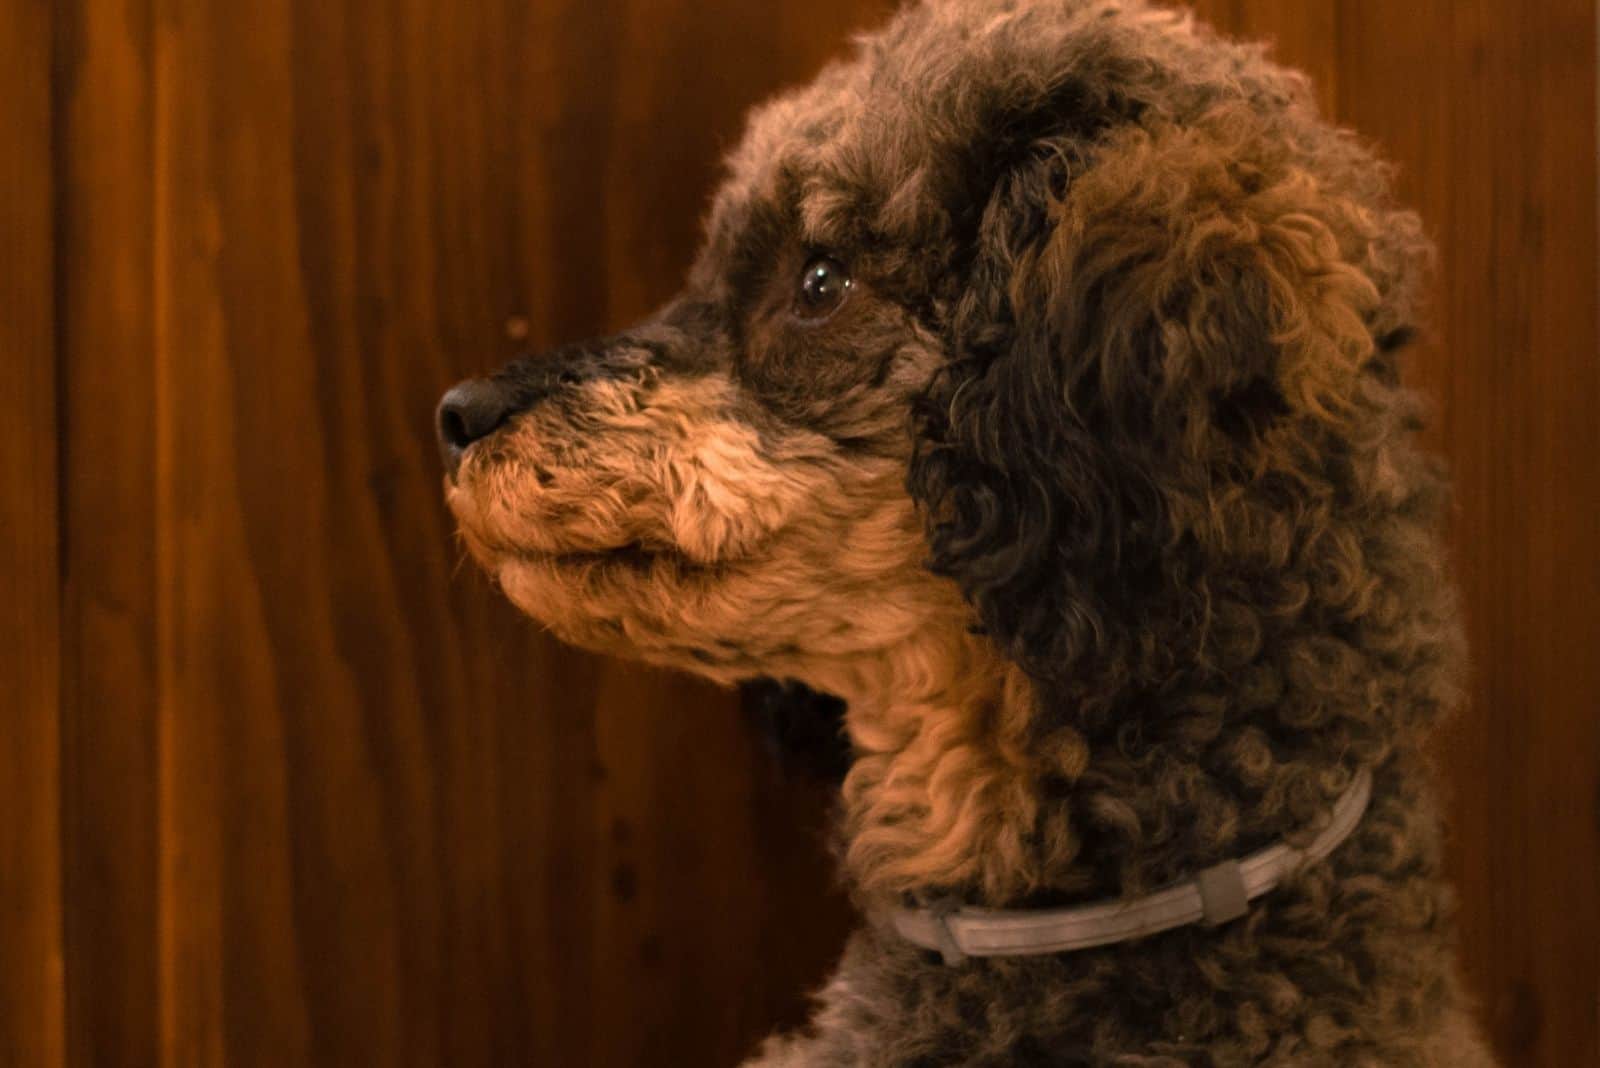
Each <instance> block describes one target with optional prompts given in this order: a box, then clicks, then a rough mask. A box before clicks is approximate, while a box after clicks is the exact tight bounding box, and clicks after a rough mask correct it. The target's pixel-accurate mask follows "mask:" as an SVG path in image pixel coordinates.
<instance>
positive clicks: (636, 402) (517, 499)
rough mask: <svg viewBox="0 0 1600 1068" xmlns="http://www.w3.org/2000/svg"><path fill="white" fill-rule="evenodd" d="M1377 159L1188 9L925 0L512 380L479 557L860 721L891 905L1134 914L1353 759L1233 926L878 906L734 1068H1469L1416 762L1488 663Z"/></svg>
mask: <svg viewBox="0 0 1600 1068" xmlns="http://www.w3.org/2000/svg"><path fill="white" fill-rule="evenodd" d="M1389 184H1390V183H1389V175H1388V172H1387V170H1386V168H1385V167H1384V166H1383V165H1381V164H1380V163H1378V162H1377V161H1376V160H1375V159H1374V158H1373V156H1372V155H1371V154H1370V152H1369V151H1368V150H1367V149H1366V148H1365V147H1364V146H1363V145H1362V144H1361V143H1360V142H1359V141H1358V140H1357V139H1356V138H1355V137H1354V136H1353V135H1351V134H1349V133H1347V132H1344V131H1341V130H1337V129H1335V128H1333V127H1331V126H1330V125H1328V124H1326V123H1325V122H1323V121H1322V120H1321V119H1320V118H1318V117H1317V115H1316V113H1315V109H1314V107H1313V105H1312V103H1311V99H1310V95H1309V93H1308V91H1307V87H1306V84H1305V82H1304V80H1303V79H1302V78H1301V77H1300V76H1299V75H1297V74H1294V73H1291V72H1288V71H1285V70H1283V69H1281V68H1279V67H1276V66H1274V65H1273V64H1271V63H1270V62H1269V61H1268V60H1267V59H1266V58H1265V54H1264V52H1263V51H1262V50H1261V49H1260V48H1259V47H1252V46H1245V45H1238V44H1233V43H1229V42H1226V41H1223V40H1221V39H1219V38H1217V37H1215V36H1214V35H1212V34H1211V33H1209V32H1208V31H1206V30H1204V29H1203V28H1201V27H1198V26H1196V25H1194V24H1193V23H1192V22H1191V20H1189V19H1188V18H1187V17H1185V16H1182V15H1180V14H1176V13H1173V12H1169V11H1165V10H1161V9H1158V8H1155V7H1152V6H1147V5H1146V4H1144V3H1142V2H1138V0H1122V2H1117V0H976V2H961V3H957V2H954V0H927V2H924V3H921V4H918V5H916V6H914V7H911V8H909V9H908V10H906V11H905V12H904V13H903V14H902V15H901V16H899V17H898V18H897V19H896V20H895V21H893V22H892V23H891V24H890V25H889V26H888V27H887V28H886V29H885V30H883V31H882V32H881V33H879V34H877V35H875V36H872V37H869V38H866V39H864V40H863V41H862V42H860V44H859V46H858V48H857V50H856V52H855V54H854V55H853V56H852V57H851V58H849V59H847V60H845V61H843V62H840V63H837V64H835V65H834V66H832V67H830V68H829V69H828V70H826V71H824V72H823V73H822V75H821V76H820V77H819V78H818V79H817V81H816V82H815V83H813V84H812V85H811V86H810V87H807V88H805V89H803V90H800V91H797V92H794V93H792V94H790V95H788V96H785V97H782V98H780V99H779V100H777V101H775V102H773V103H771V104H769V105H767V106H766V107H765V108H763V109H761V110H760V111H758V112H757V113H756V115H755V116H754V117H753V119H752V121H751V124H750V128H749V130H748V132H747V134H746V137H745V139H744V142H743V144H742V146H741V147H740V148H739V149H738V150H737V151H736V152H735V153H734V155H733V156H732V158H731V160H730V164H729V175H728V178H727V181H726V182H725V183H724V186H723V188H722V189H721V191H720V192H719V193H718V196H717V198H716V201H715V203H714V206H713V209H712V213H711V217H710V219H709V221H708V227H707V229H708V237H707V242H706V246H705V249H704V251H703V252H702V254H701V256H700V258H699V260H698V261H697V263H696V265H695V267H694V269H693V271H692V272H691V275H690V278H689V283H688V286H687V288H686V289H685V292H684V294H683V296H682V297H680V298H679V299H678V300H676V301H674V302H673V303H672V304H671V305H669V306H668V307H667V308H665V309H663V310H662V312H661V313H659V314H658V315H657V316H656V317H655V318H654V319H653V320H652V321H651V322H649V323H647V324H644V325H642V326H641V327H639V328H637V329H636V330H634V331H630V332H629V333H628V334H626V335H624V336H623V337H621V338H618V339H612V340H611V341H609V342H605V343H601V344H599V345H598V346H594V347H592V348H591V349H586V350H583V351H581V352H578V353H567V354H562V355H558V356H556V357H551V358H547V360H546V361H544V362H543V363H542V364H541V363H538V362H530V363H524V364H518V365H514V366H513V367H511V368H508V369H507V370H506V371H504V372H502V373H501V375H500V376H499V377H498V380H499V381H501V382H503V383H504V385H505V388H506V389H508V390H513V391H516V392H517V395H518V398H519V404H518V407H519V408H520V410H521V414H520V415H518V416H517V417H516V418H515V419H514V420H513V421H512V422H511V423H510V425H509V426H508V427H507V428H506V429H503V430H501V431H499V432H498V433H497V434H495V435H494V436H493V437H491V438H489V439H487V440H485V441H483V442H481V443H479V444H477V445H475V446H473V447H472V448H471V449H470V450H469V451H468V453H467V454H466V457H465V458H464V461H463V463H462V466H461V469H460V471H459V472H457V474H456V476H455V478H454V479H453V480H452V482H451V483H450V486H449V490H448V493H449V497H450V501H451V504H452V507H453V508H454V509H455V510H456V512H457V515H458V517H459V518H460V520H461V524H462V530H463V535H464V537H465V539H466V541H467V544H468V546H469V548H471V549H472V551H473V552H474V554H475V555H476V556H477V557H478V558H479V559H480V561H482V562H483V563H484V565H485V566H486V567H487V568H488V570H489V571H490V572H491V573H492V574H493V575H495V577H496V578H497V579H498V580H499V582H500V583H501V585H502V586H503V587H504V589H505V590H506V592H507V594H508V595H509V596H510V597H512V599H513V600H515V601H516V602H517V603H518V604H520V605H521V606H522V607H524V608H525V609H526V610H527V611H529V612H530V613H531V614H532V615H534V616H535V617H536V618H539V619H540V620H542V621H544V622H545V623H546V624H547V625H549V626H551V627H552V628H553V629H554V630H555V631H556V632H557V633H558V634H560V635H562V636H563V637H565V638H567V639H568V640H571V641H574V642H577V643H580V644H583V645H587V646H590V647H593V648H599V649H604V650H608V651H614V652H622V653H625V654H628V655H633V656H640V657H643V658H646V659H649V660H652V661H655V662H658V663H666V664H670V665H674V666H678V667H682V668H685V669H687V670H691V671H695V672H698V673H700V674H703V675H706V676H708V677H711V678H714V679H717V680H719V681H722V682H729V683H732V682H738V681H741V680H744V679H748V678H751V677H753V676H756V675H769V676H775V677H784V678H792V679H796V680H799V681H801V682H804V683H806V684H808V685H810V686H813V687H815V688H817V689H820V690H823V691H826V692H830V693H835V694H838V695H840V696H841V697H843V698H846V699H847V700H848V701H849V707H848V712H847V714H846V719H845V723H846V729H847V731H848V734H849V737H850V741H851V743H852V748H853V751H854V761H853V763H852V766H851V768H850V771H849V773H848V775H847V777H846V779H845V782H844V785H843V788H842V799H843V818H842V821H841V855H842V858H843V863H844V868H845V872H846V875H847V877H848V879H849V880H850V884H851V886H852V888H853V890H854V892H855V894H856V896H857V898H858V900H859V901H860V903H861V904H862V906H863V909H864V911H865V912H866V913H867V914H868V916H869V917H872V916H874V915H876V914H877V913H878V912H879V910H880V909H881V907H882V906H884V905H886V904H890V903H894V902H899V901H903V900H906V899H908V898H909V899H920V900H928V899H932V898H934V897H942V896H948V895H955V896H958V897H960V898H963V899H965V900H967V901H969V902H973V903H981V904H989V905H1009V906H1027V905H1038V904H1057V903H1063V902H1070V901H1077V900H1085V899H1090V898H1098V897H1105V896H1117V895H1137V894H1141V893H1145V892H1147V891H1149V890H1151V889H1152V888H1155V887H1157V886H1159V885H1161V884H1162V883H1165V882H1167V881H1170V880H1172V879H1175V878H1179V877H1182V876H1184V875H1185V874H1188V873H1192V872H1194V871H1196V870H1198V869H1200V868H1203V867H1205V866H1207V865H1209V864H1213V863H1216V862H1218V861H1220V860H1223V859H1227V858H1230V857H1236V856H1239V855H1241V854H1244V853H1246V852H1249V851H1251V850H1253V849H1256V848H1260V847H1261V846H1263V845H1265V844H1267V843H1270V842H1272V841H1276V840H1278V839H1287V840H1289V841H1291V842H1304V841H1306V840H1308V839H1309V838H1310V837H1312V836H1314V835H1315V833H1316V832H1317V830H1318V829H1319V825H1320V824H1319V821H1323V820H1326V818H1327V816H1328V813H1329V809H1330V807H1331V804H1332V802H1333V800H1334V799H1335V798H1336V797H1338V795H1339V794H1340V793H1341V792H1342V791H1343V790H1344V789H1345V788H1346V787H1347V786H1348V785H1349V783H1350V782H1351V779H1352V776H1353V775H1355V773H1356V772H1357V771H1358V770H1360V769H1370V770H1371V771H1372V772H1373V774H1374V780H1375V791H1374V801H1373V804H1372V807H1371V809H1370V811H1369V813H1368V815H1367V816H1366V818H1365V819H1364V821H1363V823H1362V825H1361V827H1360V828H1359V830H1358V832H1357V833H1356V834H1355V836H1354V837H1353V838H1352V839H1350V840H1349V841H1348V842H1347V843H1346V844H1345V845H1344V846H1343V847H1341V848H1340V849H1339V850H1338V851H1337V852H1336V853H1335V854H1334V855H1333V856H1332V857H1331V858H1330V859H1329V860H1328V861H1326V862H1323V863H1321V864H1318V865H1314V866H1312V867H1311V868H1309V869H1307V870H1305V871H1304V872H1302V873H1300V874H1299V875H1298V876H1297V877H1296V878H1295V879H1293V880H1292V881H1291V882H1290V883H1289V884H1288V885H1287V886H1285V887H1283V888H1281V889H1280V890H1279V891H1277V892H1275V893H1274V894H1273V895H1271V896H1270V897H1268V898H1266V899H1264V900H1262V901H1261V902H1259V903H1258V904H1257V905H1256V906H1255V907H1253V908H1252V910H1251V912H1250V914H1249V915H1248V916H1247V917H1246V918H1244V919H1242V920H1240V921H1238V922H1236V923H1234V924H1232V925H1229V926H1227V927H1225V928H1220V929H1206V928H1186V929H1180V930H1178V931H1174V932H1171V933H1168V934H1164V935H1159V936H1155V937H1151V938H1147V939H1144V940H1141V941H1138V942H1133V943H1125V944H1121V945H1117V946H1113V947H1108V948H1106V949H1102V950H1095V951H1091V952H1083V953H1077V954H1070V955H1064V956H1047V957H1038V958H1023V959H1015V960H974V961H971V962H969V963H968V964H966V965H965V966H962V967H959V968H947V967H945V966H943V965H942V964H941V963H939V962H938V961H937V959H935V958H931V957H930V955H928V954H926V953H923V952H921V951H919V950H916V949H914V948H913V947H910V946H908V945H906V944H904V943H902V942H899V941H897V940H896V938H895V937H894V936H893V935H892V934H890V933H888V932H887V931H886V930H885V929H884V928H882V927H881V926H879V925H878V924H877V923H876V921H874V922H873V923H870V924H869V926H868V927H867V928H865V929H864V930H863V931H862V932H860V933H859V934H858V935H857V936H856V937H855V938H854V939H853V941H852V943H851V946H850V948H849V950H848V951H847V953H846V956H845V958H844V960H843V962H842V963H841V965H840V969H839V972H838V975H837V977H836V978H835V979H834V980H833V982H832V983H831V984H830V985H829V986H828V988H827V989H826V990H824V991H823V993H822V994H821V996H820V1007H819V1012H818V1015H817V1017H816V1019H815V1020H814V1021H813V1025H812V1027H811V1028H809V1029H808V1030H807V1032H806V1033H804V1034H802V1035H798V1036H791V1037H788V1038H783V1039H775V1040H773V1041H772V1042H770V1043H769V1044H768V1046H767V1047H766V1048H765V1050H764V1051H763V1053H762V1054H761V1055H760V1057H759V1058H758V1059H757V1060H756V1061H755V1062H753V1063H755V1064H760V1065H769V1066H800V1065H804V1066H808V1068H811V1066H835V1065H837V1066H845V1065H873V1066H891V1065H904V1066H911V1065H917V1066H933V1065H945V1064H970V1065H1003V1064H1004V1065H1020V1064H1037V1065H1046V1064H1051V1065H1127V1066H1134V1065H1138V1066H1175V1065H1217V1066H1224V1065H1230V1066H1231V1065H1256V1064H1270V1065H1304V1066H1320V1065H1329V1066H1332V1065H1341V1066H1348V1065H1363V1066H1366V1065H1370V1066H1377V1065H1385V1066H1399V1065H1416V1066H1430V1068H1445V1066H1449V1068H1458V1066H1469V1068H1470V1066H1475V1065H1487V1064H1489V1058H1488V1055H1487V1053H1486V1052H1485V1050H1484V1047H1483V1045H1482V1044H1481V1042H1480V1041H1479V1039H1478V1038H1477V1036H1476V1033H1475V1031H1474V1028H1473V1026H1472V1025H1471V1024H1470V1022H1469V1019H1468V1015H1467V1009H1466V1007H1465V1002H1464V998H1463V995H1462V993H1461V991H1460V990H1459V988H1458V985H1457V982H1456V979H1455V973H1454V965H1453V963H1452V952H1451V926H1450V918H1449V917H1450V902H1449V895H1448V892H1447V890H1446V888H1445V887H1444V886H1443V884H1442V883H1441V881H1440V877H1439V867H1440V862H1439V855H1438V854H1439V833H1438V819H1437V815H1436V813H1435V811H1434V807H1433V805H1432V802H1431V800H1430V797H1431V788H1430V786H1429V774H1428V769H1427V766H1426V761H1425V760H1424V758H1423V756H1422V750H1421V743H1422V740H1423V738H1424V735H1425V734H1426V732H1427V730H1428V729H1429V728H1430V727H1431V726H1432V725H1433V724H1434V723H1435V721H1436V720H1437V718H1438V716H1439V715H1440V713H1441V711H1442V710H1444V709H1446V708H1447V707H1448V706H1449V704H1450V703H1451V701H1452V699H1453V695H1454V687H1455V681H1454V680H1455V677H1456V674H1457V672H1458V663H1459V660H1460V655H1461V654H1460V640H1459V633H1458V627H1457V624H1456V622H1455V615H1456V614H1455V609H1454V604H1453V600H1452V595H1451V592H1450V588H1449V585H1448V583H1447V581H1446V579H1445V577H1444V574H1443V571H1442V565H1441V553H1440V551H1439V547H1438V544H1437V540H1436V533H1435V526H1436V522H1437V517H1438V514H1439V511H1440V507H1441V503H1442V500H1443V486H1442V480H1441V478H1440V476H1439V474H1438V472H1437V471H1436V470H1435V467H1434V465H1433V464H1432V463H1430V462H1429V461H1428V460H1427V459H1425V458H1424V457H1423V456H1422V455H1421V454H1420V453H1419V452H1418V451H1417V450H1416V448H1415V446H1414V444H1413V442H1412V438H1413V435H1414V432H1415V430H1416V429H1417V427H1418V425H1419V412H1418V404H1417V402H1416V400H1415V399H1414V398H1413V397H1412V395H1411V394H1410V393H1409V392H1408V391H1407V390H1405V389H1404V388H1403V387H1402V386H1401V384H1400V380H1399V370H1398V364H1397V360H1398V355H1399V352H1400V350H1401V349H1402V348H1403V345H1404V342H1405V341H1406V340H1407V339H1408V338H1409V337H1410V336H1411V335H1412V333H1413V332H1414V330H1415V325H1414V324H1415V323H1416V321H1417V317H1418V308H1417V305H1418V302H1419V296H1420V292H1421V286H1422V282H1421V278H1422V274H1423V271H1424V268H1425V266H1426V263H1427V260H1428V248H1427V245H1426V242H1425V241H1424V239H1423V237H1422V236H1421V230H1420V226H1419V224H1418V222H1417V220H1416V218H1415V217H1414V216H1413V215H1411V214H1410V213H1408V212H1406V211H1404V210H1401V209H1400V208H1399V207H1398V206H1397V205H1396V204H1395V203H1394V201H1393V200H1392V197H1391V194H1390V192H1389ZM815 250H828V251H830V252H832V253H834V254H837V255H839V256H841V257H848V259H849V261H850V263H851V265H852V269H853V271H854V274H855V276H856V279H857V284H856V286H855V291H854V292H853V294H852V296H851V297H850V299H849V302H848V303H847V304H846V305H845V306H844V307H843V308H842V309H841V311H840V312H839V313H838V314H837V315H836V316H835V317H834V318H833V319H832V320H830V321H829V322H828V323H827V324H825V325H822V326H818V325H815V324H809V323H796V322H795V321H793V319H792V317H790V316H789V314H788V308H789V303H788V293H789V291H790V289H791V288H792V280H793V279H794V278H795V277H796V276H797V273H798V271H799V267H800V265H801V264H802V263H804V262H805V259H806V256H807V255H808V254H810V253H812V252H814V251H815ZM550 367H559V368H561V369H562V370H561V374H560V376H559V381H558V382H556V384H554V385H552V384H551V381H549V379H550V376H551V375H552V374H553V372H551V371H550V370H548V368H550Z"/></svg>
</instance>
